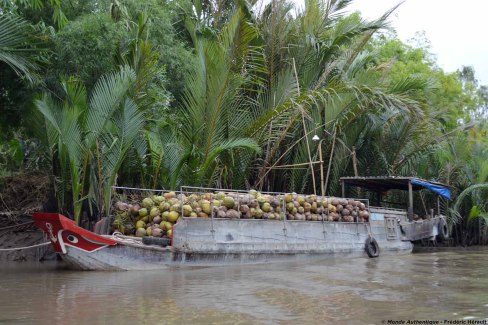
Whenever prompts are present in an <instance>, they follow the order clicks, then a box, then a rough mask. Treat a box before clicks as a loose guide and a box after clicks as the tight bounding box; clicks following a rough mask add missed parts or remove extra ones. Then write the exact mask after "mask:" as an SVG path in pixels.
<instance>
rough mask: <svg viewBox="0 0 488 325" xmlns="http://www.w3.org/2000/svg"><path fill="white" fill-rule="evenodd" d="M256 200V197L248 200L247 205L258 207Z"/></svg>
mask: <svg viewBox="0 0 488 325" xmlns="http://www.w3.org/2000/svg"><path fill="white" fill-rule="evenodd" d="M258 205H259V204H258V201H257V200H256V199H252V200H251V201H250V202H249V207H251V208H257V207H258Z"/></svg>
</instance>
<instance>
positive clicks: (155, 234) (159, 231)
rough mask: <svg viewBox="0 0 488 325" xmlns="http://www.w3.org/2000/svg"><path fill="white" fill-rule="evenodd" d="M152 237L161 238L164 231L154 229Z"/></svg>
mask: <svg viewBox="0 0 488 325" xmlns="http://www.w3.org/2000/svg"><path fill="white" fill-rule="evenodd" d="M152 235H153V236H154V237H161V236H162V235H163V230H162V229H160V228H154V229H153V230H152Z"/></svg>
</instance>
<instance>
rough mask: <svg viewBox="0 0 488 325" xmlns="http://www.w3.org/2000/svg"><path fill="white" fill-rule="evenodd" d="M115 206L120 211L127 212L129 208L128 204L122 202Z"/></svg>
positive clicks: (116, 203)
mask: <svg viewBox="0 0 488 325" xmlns="http://www.w3.org/2000/svg"><path fill="white" fill-rule="evenodd" d="M114 206H115V209H117V210H119V211H126V210H127V209H128V208H129V207H128V204H127V203H125V202H121V201H117V202H115V204H114Z"/></svg>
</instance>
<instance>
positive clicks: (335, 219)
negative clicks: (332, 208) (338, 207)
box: [332, 212, 341, 221]
mask: <svg viewBox="0 0 488 325" xmlns="http://www.w3.org/2000/svg"><path fill="white" fill-rule="evenodd" d="M332 217H333V220H334V221H340V220H341V215H340V214H339V213H337V212H334V213H333V214H332Z"/></svg>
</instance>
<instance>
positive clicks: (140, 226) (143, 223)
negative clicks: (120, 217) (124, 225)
mask: <svg viewBox="0 0 488 325" xmlns="http://www.w3.org/2000/svg"><path fill="white" fill-rule="evenodd" d="M145 226H146V223H145V222H144V221H142V220H139V221H137V222H136V228H137V229H139V228H144V227H145Z"/></svg>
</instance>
